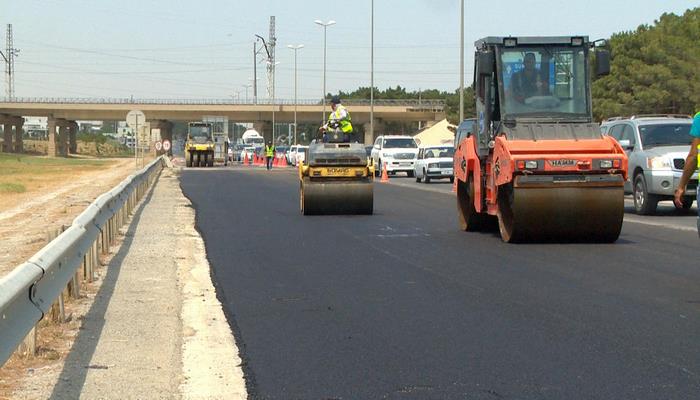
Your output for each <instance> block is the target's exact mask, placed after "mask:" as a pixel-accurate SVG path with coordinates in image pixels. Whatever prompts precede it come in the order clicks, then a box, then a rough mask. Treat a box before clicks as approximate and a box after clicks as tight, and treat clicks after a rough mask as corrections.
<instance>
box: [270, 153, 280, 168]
mask: <svg viewBox="0 0 700 400" xmlns="http://www.w3.org/2000/svg"><path fill="white" fill-rule="evenodd" d="M279 165H280V159H279V157H277V156H275V157H274V158H273V160H272V167H273V168H274V167H279Z"/></svg>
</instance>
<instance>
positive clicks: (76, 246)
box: [0, 157, 165, 366]
mask: <svg viewBox="0 0 700 400" xmlns="http://www.w3.org/2000/svg"><path fill="white" fill-rule="evenodd" d="M164 162H165V160H164V158H163V157H159V158H157V159H155V160H154V161H152V162H151V163H150V164H148V165H147V166H146V167H144V168H143V169H141V170H140V171H138V172H137V173H135V174H133V175H130V176H129V177H127V178H126V179H125V180H124V181H122V183H120V184H119V185H117V186H116V187H115V188H113V189H112V190H110V191H109V192H107V193H104V194H103V195H101V196H100V197H98V198H97V199H95V201H94V202H93V203H92V204H90V205H89V206H88V207H87V209H86V210H85V211H84V212H83V213H82V214H80V215H79V216H78V217H77V218H75V220H73V224H72V225H71V226H69V227H68V228H67V229H66V230H64V231H63V232H62V233H61V234H60V235H58V237H56V238H55V239H54V240H52V241H50V242H49V243H48V244H47V245H46V246H44V248H42V249H41V250H39V252H38V253H36V254H35V255H34V256H33V257H31V258H30V259H29V260H28V261H27V262H26V263H24V264H21V265H19V266H18V267H16V268H15V269H14V270H12V271H11V272H10V273H9V274H7V275H6V276H3V277H0V366H2V365H3V364H4V363H5V361H7V359H8V358H10V356H11V355H12V353H13V352H14V351H15V350H16V349H17V348H18V346H19V345H20V344H21V343H22V342H23V340H24V339H25V338H26V337H27V335H28V334H29V333H30V332H32V330H33V329H34V328H35V326H36V324H37V323H38V322H39V321H40V320H42V319H43V318H44V316H45V315H47V313H48V312H49V311H50V310H51V308H52V306H53V305H54V304H55V303H56V302H57V301H59V302H60V304H61V305H62V304H63V303H62V301H63V297H62V293H63V292H64V290H66V289H67V288H68V289H69V291H71V289H72V292H73V294H75V293H79V286H80V282H81V281H82V278H85V280H87V281H92V280H93V278H94V269H93V268H94V266H96V264H97V263H98V253H99V252H103V253H107V252H109V248H110V246H111V245H112V244H114V243H115V240H116V238H117V235H118V232H119V228H120V227H121V226H123V225H124V224H126V222H127V218H128V216H129V215H130V214H131V213H132V212H133V211H134V209H135V208H136V205H137V203H138V201H139V200H140V199H141V198H142V197H143V196H144V195H145V194H146V193H147V192H148V188H149V186H150V185H151V184H152V183H153V181H154V180H155V179H156V177H157V176H158V173H159V172H160V171H161V169H162V168H163V163H164ZM81 267H82V268H81ZM34 332H35V331H34Z"/></svg>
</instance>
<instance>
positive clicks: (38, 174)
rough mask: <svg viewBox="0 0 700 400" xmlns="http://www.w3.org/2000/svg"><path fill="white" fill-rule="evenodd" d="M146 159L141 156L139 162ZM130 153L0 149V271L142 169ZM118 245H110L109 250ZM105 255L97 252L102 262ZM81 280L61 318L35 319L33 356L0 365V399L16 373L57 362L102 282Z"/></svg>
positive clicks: (33, 250) (105, 260) (5, 395)
mask: <svg viewBox="0 0 700 400" xmlns="http://www.w3.org/2000/svg"><path fill="white" fill-rule="evenodd" d="M148 162H150V160H149V159H146V160H145V162H144V163H148ZM141 168H142V165H139V166H138V167H137V165H136V162H135V161H134V159H130V158H121V159H95V158H87V157H80V158H68V159H66V158H48V157H36V156H18V155H9V154H0V277H2V276H3V275H5V274H7V273H8V272H10V271H11V270H12V269H13V268H15V267H16V266H17V265H19V264H21V263H22V262H24V261H25V260H27V259H28V258H29V257H30V256H32V255H33V254H34V253H36V252H37V251H38V250H39V249H41V248H42V247H43V246H44V245H45V244H46V243H47V234H48V232H49V231H51V230H55V229H56V228H60V227H61V226H62V225H70V224H71V223H72V222H73V219H74V218H75V217H76V216H78V215H79V214H80V213H81V212H83V210H84V209H85V208H86V207H87V206H88V205H89V204H90V203H91V202H92V201H94V200H95V198H97V197H98V196H99V195H101V194H103V193H105V192H107V191H109V190H110V189H112V188H113V187H114V186H116V185H117V184H119V182H121V181H122V180H123V179H124V178H126V177H127V176H129V175H130V174H132V173H134V172H135V171H136V170H138V169H141ZM116 250H118V248H112V254H113V253H114V252H115V251H116ZM110 258H111V254H110V255H106V256H101V257H100V262H101V264H102V265H106V264H107V263H108V262H109V259H110ZM97 273H98V279H97V280H96V281H95V282H93V283H84V286H83V287H81V298H80V299H78V300H68V299H66V305H65V308H66V316H67V318H68V322H67V323H65V324H54V323H51V322H49V321H48V320H44V321H42V322H41V323H40V325H39V335H38V337H37V356H36V357H34V358H30V359H24V358H20V357H17V356H16V355H15V356H13V357H12V358H11V359H10V360H9V361H8V362H7V363H6V364H5V365H4V366H2V368H0V400H5V399H11V398H14V397H13V396H12V393H13V391H14V389H15V388H16V386H17V384H18V383H19V379H20V378H24V377H27V376H31V375H33V374H35V373H36V374H40V373H41V371H42V369H47V368H48V369H51V368H58V367H57V365H60V363H58V361H59V360H60V359H61V357H62V355H64V354H65V353H67V352H68V350H69V349H70V346H71V345H72V342H73V339H74V337H75V336H76V335H77V333H78V329H79V327H80V324H81V321H80V319H81V316H83V315H85V313H86V310H87V309H88V308H89V306H90V304H91V303H92V299H93V298H94V296H95V293H96V292H97V290H98V289H99V286H100V283H101V279H102V277H101V275H102V271H101V270H98V271H97Z"/></svg>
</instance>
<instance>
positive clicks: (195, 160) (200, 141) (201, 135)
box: [185, 122, 214, 167]
mask: <svg viewBox="0 0 700 400" xmlns="http://www.w3.org/2000/svg"><path fill="white" fill-rule="evenodd" d="M185 165H186V166H187V167H213V166H214V139H213V137H212V129H211V123H208V122H190V123H189V125H188V127H187V142H186V143H185Z"/></svg>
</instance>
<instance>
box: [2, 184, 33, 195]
mask: <svg viewBox="0 0 700 400" xmlns="http://www.w3.org/2000/svg"><path fill="white" fill-rule="evenodd" d="M26 191H27V188H26V187H24V185H22V184H21V183H9V182H8V183H0V193H24V192H26Z"/></svg>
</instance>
